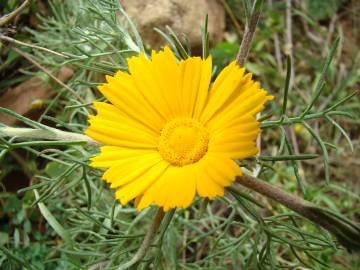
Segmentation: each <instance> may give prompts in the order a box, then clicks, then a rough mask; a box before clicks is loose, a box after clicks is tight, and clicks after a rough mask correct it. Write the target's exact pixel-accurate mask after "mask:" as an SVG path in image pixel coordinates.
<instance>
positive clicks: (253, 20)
mask: <svg viewBox="0 0 360 270" xmlns="http://www.w3.org/2000/svg"><path fill="white" fill-rule="evenodd" d="M263 2H264V1H263V0H256V1H255V3H254V7H253V9H252V12H251V16H250V19H249V21H248V22H247V24H246V26H245V32H244V36H243V39H242V41H241V45H240V49H239V52H238V54H237V56H236V63H237V64H238V65H239V66H240V67H242V66H244V64H245V60H246V57H247V55H248V53H249V50H250V45H251V41H252V39H253V37H254V33H255V30H256V26H257V23H258V21H259V18H260V14H261V9H262V5H263Z"/></svg>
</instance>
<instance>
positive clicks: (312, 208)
mask: <svg viewBox="0 0 360 270" xmlns="http://www.w3.org/2000/svg"><path fill="white" fill-rule="evenodd" d="M236 182H237V183H239V184H240V185H243V186H245V187H247V188H249V189H252V190H254V191H256V192H258V193H260V194H262V195H264V196H266V197H268V198H270V199H273V200H274V201H276V202H278V203H281V204H282V205H284V206H286V207H287V208H289V209H291V210H293V211H295V212H296V213H298V214H300V215H302V216H304V217H306V218H307V219H309V220H310V221H312V222H314V223H316V224H318V225H320V226H321V227H323V228H324V229H326V230H328V231H330V232H332V233H333V234H334V235H335V236H336V238H337V239H338V240H339V242H340V243H341V244H342V245H344V246H345V247H347V248H348V249H351V250H360V227H359V226H358V225H356V224H354V223H353V222H352V221H350V220H348V219H346V218H345V217H343V216H341V215H340V214H337V213H333V212H331V211H330V210H328V209H326V208H321V207H318V206H316V205H314V204H312V203H310V202H307V201H305V200H303V199H301V198H299V197H296V196H294V195H291V194H289V193H287V192H285V191H283V190H281V189H280V188H278V187H275V186H273V185H270V184H268V183H266V182H264V181H262V180H259V179H257V178H254V177H251V176H248V175H243V176H240V177H237V178H236Z"/></svg>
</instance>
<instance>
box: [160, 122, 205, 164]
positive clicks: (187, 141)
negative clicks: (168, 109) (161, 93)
mask: <svg viewBox="0 0 360 270" xmlns="http://www.w3.org/2000/svg"><path fill="white" fill-rule="evenodd" d="M208 144H209V134H208V132H207V130H206V128H205V127H204V126H203V125H202V124H201V123H199V122H198V121H196V120H194V119H191V118H175V119H173V120H171V121H170V122H168V123H167V124H166V125H165V126H164V128H163V129H162V130H161V134H160V141H159V146H158V150H159V152H160V154H161V156H162V157H163V159H165V160H166V161H168V162H170V163H171V164H173V165H176V166H183V165H186V164H190V163H194V162H196V161H198V160H200V159H201V158H202V157H203V156H204V155H205V153H206V151H207V150H208Z"/></svg>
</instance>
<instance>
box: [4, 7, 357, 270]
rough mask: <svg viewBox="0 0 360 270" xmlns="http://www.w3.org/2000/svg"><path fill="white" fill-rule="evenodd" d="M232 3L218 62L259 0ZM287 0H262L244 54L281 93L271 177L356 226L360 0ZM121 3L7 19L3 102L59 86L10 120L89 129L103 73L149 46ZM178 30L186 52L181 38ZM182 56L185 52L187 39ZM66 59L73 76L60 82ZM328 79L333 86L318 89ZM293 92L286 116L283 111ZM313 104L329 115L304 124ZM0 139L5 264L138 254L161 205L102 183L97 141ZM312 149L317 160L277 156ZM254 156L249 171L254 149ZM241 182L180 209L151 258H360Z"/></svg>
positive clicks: (302, 261) (77, 263) (280, 261)
mask: <svg viewBox="0 0 360 270" xmlns="http://www.w3.org/2000/svg"><path fill="white" fill-rule="evenodd" d="M221 2H222V3H223V5H224V6H225V8H226V10H227V28H226V33H225V37H226V38H225V40H224V42H222V43H220V44H214V46H212V47H211V48H210V53H211V54H212V55H213V58H214V65H215V66H216V70H217V72H218V71H219V70H221V69H222V68H223V67H224V66H225V65H226V64H227V63H229V62H230V61H232V60H233V59H235V56H236V53H237V51H238V49H239V44H240V41H241V37H242V35H243V29H244V25H245V21H246V18H247V16H245V14H248V13H249V10H250V6H251V1H241V0H227V1H221ZM286 2H287V1H265V3H264V6H263V12H262V16H261V19H260V22H259V24H258V28H257V32H256V34H255V37H254V41H253V43H252V48H251V51H250V55H249V58H248V60H247V63H246V65H245V66H246V67H247V69H248V70H249V71H251V72H253V74H254V75H255V77H256V79H257V80H259V81H261V82H262V85H263V87H264V88H266V89H267V90H268V91H269V92H270V93H272V94H273V95H275V96H276V101H275V102H273V103H272V104H271V105H270V106H269V108H268V111H267V112H266V113H265V114H264V115H263V121H264V122H263V127H264V131H263V133H262V154H261V156H260V157H259V158H258V159H257V160H256V163H257V164H258V165H256V166H258V168H259V172H258V173H259V175H260V177H261V178H262V179H264V180H266V181H268V182H269V183H271V184H274V185H277V186H281V187H282V188H283V189H284V190H286V191H288V192H290V193H293V194H297V195H298V196H301V197H304V198H305V199H306V200H309V201H311V202H313V203H315V204H316V205H319V206H321V207H323V208H328V209H330V210H331V211H333V212H336V213H341V214H343V215H344V216H346V217H347V218H349V219H351V220H353V221H354V222H355V223H356V222H357V223H359V222H360V211H359V209H360V195H359V194H360V192H359V191H360V186H359V180H358V179H359V178H360V169H359V168H360V166H359V165H360V160H359V156H360V155H359V143H360V141H359V137H360V136H359V124H360V122H359V112H360V111H359V109H360V101H359V98H358V95H355V96H354V95H352V96H351V97H350V98H348V97H349V95H351V94H352V93H353V92H356V91H358V89H359V86H360V55H359V47H358V44H360V36H359V35H360V32H359V29H360V19H359V17H358V16H357V14H358V13H359V12H360V3H359V1H356V0H331V1H321V0H312V1H311V0H307V1H292V2H293V3H292V4H293V6H292V10H291V12H292V22H290V23H289V21H288V20H287V18H288V17H287V16H286V12H287V10H286ZM288 2H289V1H288ZM116 3H117V2H116V1H110V0H99V1H87V0H76V1H61V0H52V1H33V2H32V4H31V5H30V6H29V7H28V8H26V9H25V10H24V11H23V13H22V15H21V16H18V17H17V18H16V20H14V21H12V24H7V25H5V26H2V27H1V29H0V41H1V43H0V58H1V59H0V60H1V62H0V101H1V94H3V93H5V90H7V89H8V88H10V87H13V88H14V87H16V86H18V85H19V84H21V83H25V88H26V86H27V89H30V90H31V87H30V86H31V85H32V84H31V83H30V82H29V80H33V79H34V78H36V79H37V80H39V82H40V83H41V85H46V87H50V88H51V89H52V91H54V95H53V96H51V97H47V98H45V99H37V100H33V101H32V102H31V104H30V105H31V106H30V110H29V111H28V112H27V114H26V116H27V117H29V118H30V119H32V120H28V119H23V118H21V116H20V115H15V119H17V120H22V121H17V122H16V123H14V124H13V125H17V126H32V127H36V128H39V127H40V128H41V127H42V126H40V125H39V123H41V124H46V125H48V126H52V127H56V128H59V129H61V130H66V131H71V132H76V133H82V132H83V130H84V129H85V128H86V126H87V122H86V121H87V120H86V119H87V115H88V114H93V113H94V110H93V108H92V107H91V102H92V101H93V100H95V99H96V100H101V99H102V97H101V96H100V95H99V93H98V92H97V90H96V85H98V84H99V83H101V81H102V80H103V76H104V74H113V73H114V72H115V71H116V70H118V69H121V70H126V60H125V59H126V58H127V57H129V56H131V55H133V54H136V53H137V52H138V51H139V50H142V47H143V46H145V48H146V50H148V49H150V48H147V47H146V44H145V45H143V43H142V41H141V39H140V37H139V36H138V33H137V32H136V30H135V29H134V26H133V25H132V23H131V21H129V20H128V19H127V17H126V15H125V14H124V13H121V12H120V11H119V7H118V6H117V4H116ZM17 6H18V1H15V0H14V1H11V0H8V1H2V2H1V3H0V10H1V11H2V12H1V13H2V14H7V13H9V12H11V11H12V10H14V9H15V8H16V7H17ZM239 26H240V27H239ZM199 31H200V29H199ZM154 35H157V33H156V32H154ZM5 36H6V37H11V38H13V39H15V40H17V41H21V42H25V43H26V44H28V45H26V44H25V46H24V45H21V44H16V42H14V41H13V40H8V39H6V38H4V37H5ZM289 36H291V37H292V40H291V39H290V38H289ZM167 37H169V38H170V40H172V43H174V41H175V47H177V48H178V49H179V47H178V46H176V45H177V44H176V39H174V36H173V35H172V34H171V33H170V34H168V36H167ZM336 37H339V38H340V39H339V43H338V47H337V49H336V50H334V55H333V59H332V61H331V63H330V62H328V64H329V66H328V69H327V72H326V74H325V72H324V63H325V62H326V57H327V56H328V55H329V54H331V47H332V46H333V44H334V42H335V40H336ZM29 44H30V46H29ZM335 44H336V43H335ZM34 45H35V46H39V47H42V48H46V49H48V50H51V51H45V50H43V49H41V48H40V49H39V48H36V47H34ZM180 49H181V48H180ZM55 52H57V53H55ZM178 53H179V56H182V52H181V50H180V51H178ZM287 56H288V58H289V59H290V60H292V61H289V62H288V61H287ZM34 63H35V65H34ZM287 63H288V64H291V66H292V68H291V69H288V71H289V70H290V71H291V72H292V75H293V76H292V77H291V79H290V81H289V83H290V88H289V90H288V95H287V97H288V98H287V99H283V97H284V94H285V91H284V85H285V81H286V78H290V77H289V76H287V75H286V74H287V72H286V70H287ZM64 67H67V68H68V69H70V71H69V70H68V71H67V72H71V73H73V75H72V76H71V77H70V79H69V80H68V81H65V79H64V80H63V81H64V82H63V83H59V81H60V82H61V79H59V78H61V76H60V75H59V73H61V72H65V71H64V70H62V69H61V68H64ZM61 70H62V71H61ZM288 75H289V73H288ZM56 76H57V77H56ZM53 77H55V78H58V79H57V81H56V80H54V78H53ZM322 78H324V80H325V82H326V83H324V85H320V87H321V88H319V87H318V86H319V81H321V79H322ZM285 89H286V88H285ZM30 90H29V91H30ZM318 94H319V95H318ZM314 97H316V99H314ZM344 99H346V102H342V101H344ZM284 100H286V101H287V112H286V114H282V111H281V110H282V108H284V107H283V105H284V104H283V101H284ZM312 101H315V103H314V106H313V107H312V108H311V111H309V114H308V115H310V116H311V115H313V114H316V113H320V115H319V117H313V118H311V117H309V119H306V120H307V121H306V122H305V124H304V122H302V121H296V117H298V116H299V115H301V114H302V112H303V111H304V108H306V107H307V106H309V104H311V103H312ZM335 105H336V108H335V107H334V106H335ZM328 108H331V110H330V112H334V111H335V113H330V114H328V115H327V117H325V114H321V113H322V112H325V111H326V110H327V109H328ZM2 112H3V113H8V114H9V112H7V111H5V110H2ZM336 112H341V113H336ZM10 114H11V113H10ZM279 117H283V118H279ZM276 119H284V121H290V122H289V123H290V124H289V125H283V124H281V123H279V122H277V123H276ZM289 119H290V120H289ZM294 119H295V120H294ZM271 121H275V123H274V122H271ZM0 126H4V124H2V123H0ZM0 139H1V142H0V147H1V149H0V162H1V163H0V164H1V165H0V186H1V192H0V268H1V269H93V270H94V269H118V267H119V265H121V264H122V263H124V262H126V261H128V260H129V259H130V258H131V256H132V255H133V254H134V252H135V251H136V250H137V249H138V247H139V244H140V243H141V241H142V239H143V237H144V234H145V233H146V231H147V228H148V226H149V223H150V222H151V219H152V217H153V216H154V213H155V211H156V209H155V208H149V209H146V210H144V211H143V212H141V213H137V212H136V210H135V209H134V208H132V207H131V206H128V207H122V206H121V205H120V204H119V203H118V202H116V201H114V196H113V192H112V191H111V190H110V189H109V188H107V187H106V184H105V183H103V182H102V181H100V180H99V179H100V176H101V172H100V171H97V170H93V169H91V168H90V167H89V166H88V163H87V160H88V158H89V157H90V156H92V155H93V154H95V153H96V152H97V149H96V148H94V147H89V146H86V145H84V144H83V143H81V142H76V141H75V142H61V141H55V142H52V143H49V142H44V141H25V142H23V141H19V140H16V139H15V138H6V139H4V138H1V137H0ZM301 154H302V155H303V154H306V155H308V157H309V158H308V159H305V158H285V159H286V161H283V160H282V159H279V158H274V157H279V156H282V157H284V156H294V157H296V156H298V157H299V156H300V155H301ZM317 155H318V156H317ZM303 157H304V156H303ZM283 159H284V158H283ZM295 159H304V160H301V161H295ZM243 165H244V166H246V167H248V168H249V169H251V168H253V167H254V166H255V160H249V161H245V162H244V164H243ZM238 190H239V189H238ZM238 190H237V191H236V190H235V191H234V190H230V191H229V194H228V196H226V197H224V198H220V199H218V200H216V201H211V202H209V203H206V202H205V203H204V202H203V201H201V200H200V199H197V200H196V201H195V203H194V204H193V206H192V207H191V208H189V209H185V210H183V209H178V210H176V211H172V212H170V213H169V214H168V215H167V216H166V217H165V222H164V223H163V225H162V227H161V228H160V233H159V235H158V237H157V238H156V240H155V242H154V245H153V247H152V248H151V249H150V250H149V253H148V255H147V256H146V258H145V260H144V261H143V262H142V263H141V264H140V267H141V268H143V269H148V268H151V267H152V268H153V269H281V268H285V269H344V270H345V269H354V270H355V269H359V268H360V259H359V256H358V254H356V252H355V253H350V252H348V251H346V249H344V247H342V246H341V245H339V243H338V242H337V240H336V239H335V238H334V237H333V236H332V235H331V234H330V233H329V232H327V231H326V230H324V229H322V228H320V227H318V226H316V225H314V224H313V223H311V222H309V221H307V220H305V219H304V218H302V217H300V216H299V215H297V214H295V213H294V212H292V211H290V210H288V209H286V208H285V207H283V206H281V205H280V204H277V203H274V202H273V201H271V200H268V199H266V198H264V197H263V196H261V195H258V194H256V193H249V192H248V191H247V190H245V189H243V190H241V189H240V191H241V192H240V193H239V192H238ZM249 194H250V195H249ZM249 196H251V197H249ZM167 225H168V226H167Z"/></svg>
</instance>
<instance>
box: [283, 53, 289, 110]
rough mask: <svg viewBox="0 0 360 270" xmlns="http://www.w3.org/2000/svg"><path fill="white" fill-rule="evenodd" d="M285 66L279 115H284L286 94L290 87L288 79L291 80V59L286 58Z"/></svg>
mask: <svg viewBox="0 0 360 270" xmlns="http://www.w3.org/2000/svg"><path fill="white" fill-rule="evenodd" d="M286 60H287V65H286V78H285V86H284V99H283V106H282V108H281V115H282V116H284V115H286V109H287V101H288V93H289V87H290V79H291V57H290V56H287V58H286Z"/></svg>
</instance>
